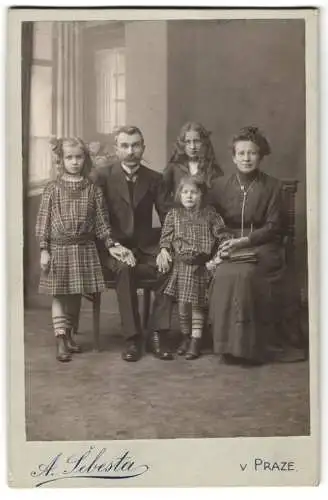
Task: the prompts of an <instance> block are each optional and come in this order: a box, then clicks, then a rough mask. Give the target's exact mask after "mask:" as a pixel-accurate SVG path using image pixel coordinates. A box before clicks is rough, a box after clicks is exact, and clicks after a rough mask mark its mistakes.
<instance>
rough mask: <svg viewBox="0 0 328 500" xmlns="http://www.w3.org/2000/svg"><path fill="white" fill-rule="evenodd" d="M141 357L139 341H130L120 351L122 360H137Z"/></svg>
mask: <svg viewBox="0 0 328 500" xmlns="http://www.w3.org/2000/svg"><path fill="white" fill-rule="evenodd" d="M140 358H141V345H140V342H137V341H130V342H129V343H128V345H127V347H126V349H125V351H123V353H122V359H124V361H132V362H133V361H139V359H140Z"/></svg>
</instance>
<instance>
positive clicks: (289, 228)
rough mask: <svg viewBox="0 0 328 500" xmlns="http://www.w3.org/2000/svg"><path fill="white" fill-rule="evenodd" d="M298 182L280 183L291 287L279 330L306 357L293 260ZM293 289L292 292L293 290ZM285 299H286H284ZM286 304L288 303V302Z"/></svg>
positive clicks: (289, 180)
mask: <svg viewBox="0 0 328 500" xmlns="http://www.w3.org/2000/svg"><path fill="white" fill-rule="evenodd" d="M297 185H298V181H297V180H294V179H285V180H283V181H282V187H283V219H284V227H283V248H284V257H285V266H286V271H285V285H286V287H288V286H289V287H290V286H291V287H292V292H291V294H292V297H291V303H290V304H289V303H287V304H284V306H285V309H284V311H283V312H282V320H281V330H282V336H283V340H284V341H285V342H286V343H287V344H288V343H292V344H295V345H296V346H297V347H298V348H300V349H302V350H303V351H304V357H305V359H307V357H308V332H305V329H304V325H303V324H302V316H303V315H304V312H305V313H306V314H307V310H306V307H304V304H303V303H302V296H301V295H302V294H301V289H298V288H297V287H298V283H297V280H296V274H297V270H296V259H295V208H296V205H295V201H296V193H297ZM293 287H294V290H293ZM285 298H286V297H285ZM286 302H289V301H288V300H287V301H286Z"/></svg>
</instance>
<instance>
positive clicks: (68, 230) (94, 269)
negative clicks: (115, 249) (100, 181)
mask: <svg viewBox="0 0 328 500" xmlns="http://www.w3.org/2000/svg"><path fill="white" fill-rule="evenodd" d="M83 235H87V237H86V238H85V239H84V238H83ZM92 235H94V238H93V239H92ZM36 236H37V237H38V238H39V240H40V248H41V249H46V250H48V251H49V252H50V256H51V260H50V269H49V271H48V272H47V273H44V272H41V277H40V285H39V291H40V293H45V294H49V295H60V294H63V295H66V294H82V293H95V292H100V291H102V290H104V289H105V283H104V277H103V273H102V268H101V264H100V260H99V256H98V252H97V248H96V244H95V239H96V238H98V239H102V240H104V242H105V245H106V246H107V247H109V246H110V245H111V244H112V242H113V241H112V238H111V229H110V225H109V216H108V212H107V209H106V207H105V204H104V198H103V194H102V192H101V190H100V188H98V187H96V186H95V185H94V184H92V183H91V182H90V181H88V180H87V179H83V180H81V181H69V180H63V179H61V180H59V181H54V182H51V183H49V184H48V185H47V186H46V188H45V190H44V193H43V196H42V199H41V204H40V208H39V212H38V216H37V222H36ZM74 239H75V240H76V241H75V242H74ZM65 240H68V241H69V240H71V241H72V243H70V244H63V241H65Z"/></svg>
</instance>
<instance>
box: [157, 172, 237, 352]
mask: <svg viewBox="0 0 328 500" xmlns="http://www.w3.org/2000/svg"><path fill="white" fill-rule="evenodd" d="M206 190H207V189H206V184H205V183H204V182H203V181H202V180H201V179H199V178H197V177H193V176H189V177H185V178H183V179H182V180H181V181H180V184H179V187H178V189H177V192H176V197H175V201H176V202H177V205H179V206H177V207H176V208H173V209H171V210H170V211H169V212H168V214H167V216H166V219H165V222H164V225H163V228H162V235H161V239H160V249H161V250H160V254H159V255H158V258H157V264H158V268H159V271H160V272H167V271H168V270H169V268H170V262H172V266H171V270H170V275H169V278H168V283H167V286H166V288H165V290H164V293H165V294H167V295H170V296H172V297H175V298H176V299H177V302H178V310H179V321H180V328H181V333H182V335H183V341H182V343H181V345H180V346H179V348H178V351H177V352H178V354H179V355H183V354H186V359H189V360H192V359H195V358H198V357H199V355H200V341H201V337H202V331H203V324H204V317H205V311H204V309H205V306H206V298H207V287H208V280H209V272H208V270H207V268H206V264H207V263H208V262H209V261H210V259H211V257H212V256H213V255H214V253H215V250H216V249H217V246H218V245H219V244H221V243H222V242H223V241H225V240H226V239H227V238H229V235H226V234H225V226H224V222H223V220H222V218H221V217H220V215H219V214H217V213H216V212H215V210H214V208H212V207H207V206H204V196H205V194H206ZM190 307H191V315H190V311H189V308H190ZM190 320H191V325H190Z"/></svg>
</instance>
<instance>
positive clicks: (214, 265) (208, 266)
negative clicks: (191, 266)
mask: <svg viewBox="0 0 328 500" xmlns="http://www.w3.org/2000/svg"><path fill="white" fill-rule="evenodd" d="M221 262H222V259H221V258H220V256H219V255H216V256H215V257H214V259H212V260H209V261H208V262H206V264H205V266H206V269H207V270H208V271H215V269H216V268H217V266H218V265H219V264H220V263H221Z"/></svg>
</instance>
